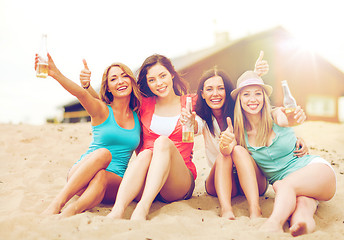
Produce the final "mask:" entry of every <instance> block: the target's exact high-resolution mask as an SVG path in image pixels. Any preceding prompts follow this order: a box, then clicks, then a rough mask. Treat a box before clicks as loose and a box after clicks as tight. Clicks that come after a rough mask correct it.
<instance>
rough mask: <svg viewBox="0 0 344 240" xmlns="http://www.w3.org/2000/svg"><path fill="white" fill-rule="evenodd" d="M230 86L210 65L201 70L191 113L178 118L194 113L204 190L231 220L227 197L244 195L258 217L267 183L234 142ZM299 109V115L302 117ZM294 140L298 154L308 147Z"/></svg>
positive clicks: (263, 64) (261, 64) (263, 65)
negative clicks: (202, 160) (203, 158)
mask: <svg viewBox="0 0 344 240" xmlns="http://www.w3.org/2000/svg"><path fill="white" fill-rule="evenodd" d="M263 54H264V53H263V51H261V53H260V55H259V58H258V59H257V61H256V65H255V72H257V74H259V75H263V74H266V73H267V72H268V70H269V65H268V63H267V61H265V60H263ZM233 89H234V86H233V84H232V82H231V80H230V78H229V76H228V75H227V74H226V73H225V72H224V71H223V70H219V69H217V68H216V67H214V68H212V69H210V70H208V71H206V72H204V74H203V75H202V76H201V78H200V80H199V84H198V90H197V101H196V108H195V113H193V114H190V113H189V112H188V111H186V110H185V109H183V111H182V115H183V118H182V121H183V119H185V120H184V121H190V119H189V120H186V119H188V118H191V121H192V120H193V117H195V120H196V121H194V122H195V124H194V126H195V134H202V135H203V138H204V143H205V156H206V159H207V162H208V165H209V167H210V168H211V170H210V172H209V175H208V177H207V179H206V182H205V189H206V192H207V193H208V194H209V195H212V196H215V197H218V199H219V202H220V206H221V212H220V216H221V217H223V218H227V219H232V220H233V219H235V215H234V213H233V210H232V205H231V198H233V197H235V196H237V195H245V196H246V198H247V201H248V205H249V215H250V217H251V218H255V217H260V216H261V209H260V206H259V195H263V194H264V193H265V191H266V189H267V187H268V183H267V181H266V178H265V176H264V175H263V174H262V173H261V171H260V170H259V168H258V167H257V165H256V164H255V162H254V160H253V159H252V157H251V156H250V155H249V153H248V152H247V150H246V149H245V148H243V147H242V146H239V145H236V143H235V136H234V134H233V127H232V121H233V120H232V119H233V115H234V104H235V101H234V100H233V99H232V98H231V96H230V93H231V91H232V90H233ZM274 113H278V111H277V110H276V111H274ZM301 113H302V111H300V118H303V117H304V116H303V115H302V114H301ZM196 114H197V116H195V115H196ZM301 120H302V119H301ZM233 140H234V141H233ZM298 144H299V145H298V146H297V149H298V150H297V152H295V154H297V155H301V156H302V155H303V154H304V153H305V152H307V151H308V150H307V147H306V146H305V144H304V142H303V140H302V139H300V142H298ZM299 146H301V149H299ZM257 183H258V184H257Z"/></svg>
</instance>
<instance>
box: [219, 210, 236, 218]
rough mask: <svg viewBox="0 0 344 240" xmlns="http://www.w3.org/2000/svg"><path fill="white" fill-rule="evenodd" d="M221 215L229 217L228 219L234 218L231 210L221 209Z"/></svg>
mask: <svg viewBox="0 0 344 240" xmlns="http://www.w3.org/2000/svg"><path fill="white" fill-rule="evenodd" d="M221 217H223V218H226V219H229V220H235V216H234V213H233V211H232V210H228V211H222V213H221Z"/></svg>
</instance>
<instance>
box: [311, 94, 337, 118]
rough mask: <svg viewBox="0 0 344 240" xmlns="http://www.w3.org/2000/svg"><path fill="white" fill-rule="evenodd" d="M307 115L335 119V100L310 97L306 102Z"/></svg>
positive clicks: (328, 97)
mask: <svg viewBox="0 0 344 240" xmlns="http://www.w3.org/2000/svg"><path fill="white" fill-rule="evenodd" d="M306 112H307V115H312V116H322V117H335V116H336V98H335V97H332V96H320V95H310V96H308V97H307V102H306Z"/></svg>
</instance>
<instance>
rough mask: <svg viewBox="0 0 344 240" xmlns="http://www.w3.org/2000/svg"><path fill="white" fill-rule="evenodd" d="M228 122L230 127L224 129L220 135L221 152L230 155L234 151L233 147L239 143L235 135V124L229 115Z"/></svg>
mask: <svg viewBox="0 0 344 240" xmlns="http://www.w3.org/2000/svg"><path fill="white" fill-rule="evenodd" d="M226 120H227V124H228V127H227V129H226V130H225V131H223V132H222V133H221V135H220V143H219V145H220V152H221V153H222V154H223V155H229V154H231V153H232V151H233V148H234V147H235V145H237V142H236V140H235V135H234V133H233V126H232V121H231V118H230V117H227V119H226Z"/></svg>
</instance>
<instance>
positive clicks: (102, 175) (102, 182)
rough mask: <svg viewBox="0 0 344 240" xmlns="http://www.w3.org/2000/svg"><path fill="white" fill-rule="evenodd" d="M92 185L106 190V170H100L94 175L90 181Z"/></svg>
mask: <svg viewBox="0 0 344 240" xmlns="http://www.w3.org/2000/svg"><path fill="white" fill-rule="evenodd" d="M91 181H92V183H93V184H96V185H98V186H102V187H104V188H106V185H107V172H106V170H104V169H102V170H100V171H98V172H97V173H96V175H94V177H93V179H92V180H91Z"/></svg>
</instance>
